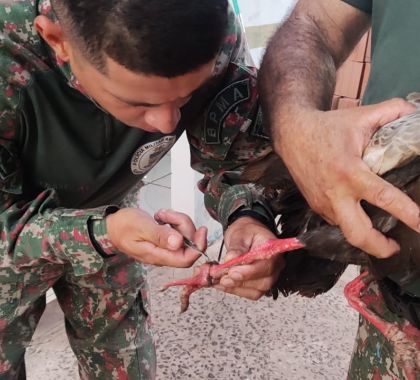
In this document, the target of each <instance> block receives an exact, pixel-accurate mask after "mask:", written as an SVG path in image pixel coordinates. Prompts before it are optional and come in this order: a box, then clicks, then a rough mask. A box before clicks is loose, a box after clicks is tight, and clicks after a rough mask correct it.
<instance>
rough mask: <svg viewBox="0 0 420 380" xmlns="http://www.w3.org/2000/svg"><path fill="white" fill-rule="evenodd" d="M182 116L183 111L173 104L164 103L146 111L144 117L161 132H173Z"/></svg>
mask: <svg viewBox="0 0 420 380" xmlns="http://www.w3.org/2000/svg"><path fill="white" fill-rule="evenodd" d="M180 118H181V111H180V109H179V107H178V106H176V105H173V104H162V105H160V106H158V107H154V108H150V109H149V110H147V111H146V114H145V115H144V119H145V121H146V123H147V124H149V125H150V126H152V127H153V128H155V129H157V130H158V131H159V132H161V133H165V134H168V133H172V132H173V131H174V130H175V129H176V126H177V125H178V122H179V119H180Z"/></svg>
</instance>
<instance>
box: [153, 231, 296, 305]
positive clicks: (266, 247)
mask: <svg viewBox="0 0 420 380" xmlns="http://www.w3.org/2000/svg"><path fill="white" fill-rule="evenodd" d="M302 247H304V245H303V244H302V243H301V242H300V241H299V240H298V239H296V238H289V239H273V240H269V241H267V242H266V243H264V244H261V245H260V246H258V247H257V248H255V249H253V250H251V251H249V252H247V253H244V254H243V255H241V256H239V257H236V258H234V259H232V260H229V261H227V262H225V263H223V264H219V265H217V264H216V263H205V264H203V265H200V266H199V267H198V268H197V269H198V273H197V274H196V275H195V276H193V277H190V278H184V279H181V280H175V281H172V282H169V283H167V284H165V285H164V287H163V288H162V289H161V291H164V290H166V289H168V288H169V287H171V286H180V285H185V287H184V289H183V290H182V292H181V313H183V312H184V311H186V310H187V308H188V305H189V297H190V295H191V294H192V293H194V292H195V291H197V290H199V289H201V288H205V287H210V286H212V285H214V281H218V280H214V278H215V277H216V274H219V275H220V272H221V271H227V270H228V269H229V268H230V267H232V266H235V265H244V264H252V263H253V262H255V261H257V260H266V259H269V258H271V257H273V256H275V255H277V254H280V253H284V252H287V251H292V250H295V249H299V248H302Z"/></svg>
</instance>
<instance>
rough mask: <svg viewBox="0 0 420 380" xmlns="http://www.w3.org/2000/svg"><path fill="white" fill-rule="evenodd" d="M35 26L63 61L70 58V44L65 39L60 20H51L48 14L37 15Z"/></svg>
mask: <svg viewBox="0 0 420 380" xmlns="http://www.w3.org/2000/svg"><path fill="white" fill-rule="evenodd" d="M34 22H35V28H36V30H37V32H38V33H39V34H40V36H41V37H42V38H43V39H44V41H45V42H46V43H47V44H48V45H50V47H51V48H52V49H53V50H54V52H55V54H56V55H57V56H58V58H60V59H61V60H62V61H65V62H67V61H68V60H69V54H70V51H69V50H70V45H69V43H68V41H67V40H66V39H65V36H64V32H63V29H62V27H61V25H60V24H59V23H58V22H53V21H51V20H50V19H49V18H48V17H46V16H37V17H35V21H34Z"/></svg>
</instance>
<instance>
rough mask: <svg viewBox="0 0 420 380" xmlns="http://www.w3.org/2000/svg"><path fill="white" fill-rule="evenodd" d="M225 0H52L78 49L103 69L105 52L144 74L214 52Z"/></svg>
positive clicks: (190, 64) (164, 71) (191, 66)
mask: <svg viewBox="0 0 420 380" xmlns="http://www.w3.org/2000/svg"><path fill="white" fill-rule="evenodd" d="M227 1H228V0H114V1H111V0H53V1H52V5H53V8H54V11H55V12H56V14H57V17H58V19H59V21H60V23H61V24H62V26H63V28H64V30H65V31H66V32H67V33H69V34H70V38H71V40H72V42H73V43H75V44H76V46H77V47H78V49H80V51H81V53H82V55H83V56H84V57H85V58H86V59H87V60H88V61H89V62H90V63H92V64H93V65H95V66H96V67H97V68H98V69H99V70H100V71H102V72H106V61H105V59H106V57H107V56H108V57H110V58H112V59H113V60H115V61H116V62H117V63H119V64H120V65H122V66H124V67H126V68H127V69H129V70H131V71H133V72H137V73H143V74H146V75H157V76H163V77H168V78H170V77H175V76H179V75H184V74H186V73H188V72H191V71H194V70H195V69H198V68H199V67H200V66H202V65H204V64H206V63H208V62H210V61H211V60H212V59H213V58H214V57H215V56H216V54H217V53H218V51H219V49H220V47H221V45H222V42H223V38H224V36H225V33H226V28H227V22H228V21H227V20H228V3H227Z"/></svg>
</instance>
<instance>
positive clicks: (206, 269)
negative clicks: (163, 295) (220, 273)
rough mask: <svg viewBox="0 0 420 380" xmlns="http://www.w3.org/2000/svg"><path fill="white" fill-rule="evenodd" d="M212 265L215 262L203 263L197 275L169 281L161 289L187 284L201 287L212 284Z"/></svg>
mask: <svg viewBox="0 0 420 380" xmlns="http://www.w3.org/2000/svg"><path fill="white" fill-rule="evenodd" d="M212 265H214V263H204V264H203V265H200V266H199V267H198V268H197V269H198V273H197V274H196V275H195V276H193V277H189V278H183V279H180V280H175V281H171V282H168V283H167V284H165V285H164V286H163V288H162V289H161V292H163V291H165V290H166V289H168V288H170V287H171V286H180V285H186V286H193V287H199V288H203V287H206V286H211V285H212V281H211V278H210V267H211V266H212Z"/></svg>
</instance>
